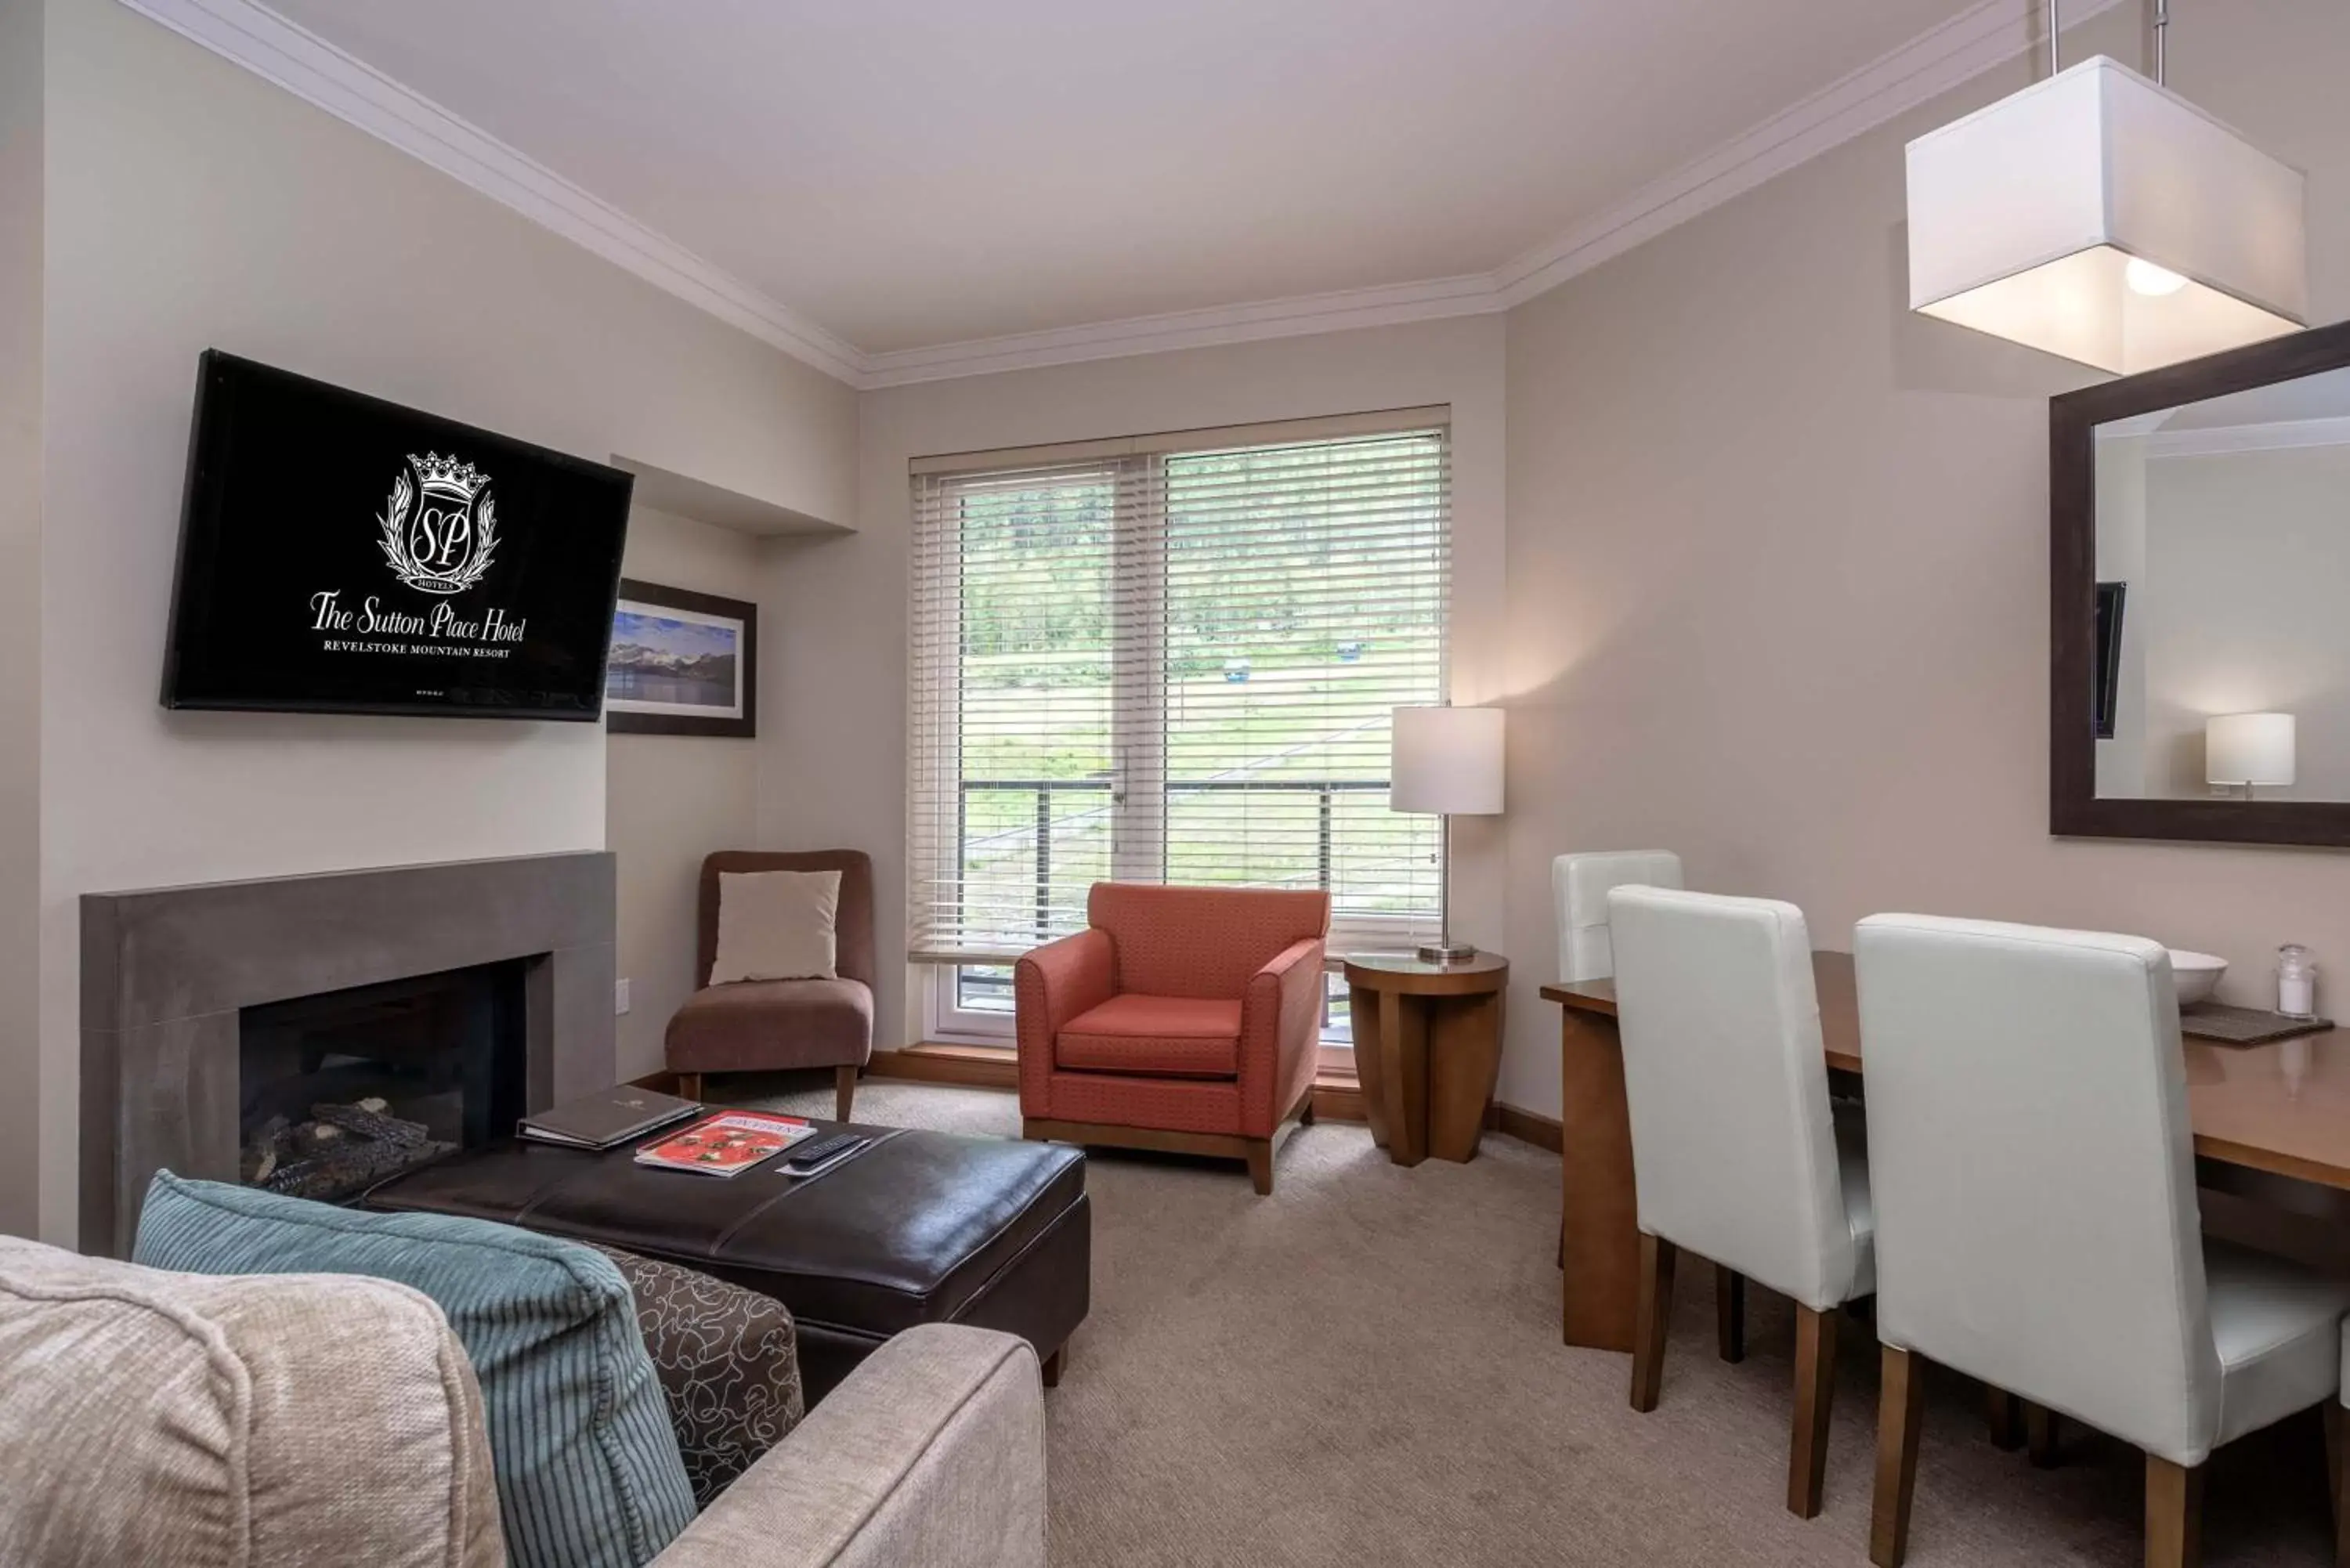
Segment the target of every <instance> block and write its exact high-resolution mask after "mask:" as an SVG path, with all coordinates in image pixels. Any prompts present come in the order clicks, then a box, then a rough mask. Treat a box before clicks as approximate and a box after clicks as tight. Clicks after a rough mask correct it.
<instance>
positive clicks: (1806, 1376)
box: [1787, 1305, 1836, 1519]
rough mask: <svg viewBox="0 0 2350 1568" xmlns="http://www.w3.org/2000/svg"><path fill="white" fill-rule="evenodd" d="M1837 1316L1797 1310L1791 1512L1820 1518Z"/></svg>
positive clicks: (1789, 1472) (1789, 1454)
mask: <svg viewBox="0 0 2350 1568" xmlns="http://www.w3.org/2000/svg"><path fill="white" fill-rule="evenodd" d="M1835 1345H1836V1313H1835V1308H1833V1307H1831V1308H1830V1309H1828V1310H1827V1311H1826V1312H1814V1311H1813V1310H1812V1309H1811V1308H1810V1307H1807V1306H1801V1305H1798V1306H1797V1307H1796V1308H1795V1427H1794V1436H1793V1437H1792V1438H1791V1439H1790V1441H1789V1443H1788V1445H1787V1511H1788V1512H1790V1513H1792V1514H1794V1516H1795V1517H1796V1518H1797V1519H1816V1518H1817V1517H1819V1511H1820V1491H1821V1489H1822V1487H1823V1486H1824V1485H1825V1483H1826V1480H1827V1474H1828V1412H1829V1411H1830V1410H1831V1409H1832V1408H1833V1407H1835Z"/></svg>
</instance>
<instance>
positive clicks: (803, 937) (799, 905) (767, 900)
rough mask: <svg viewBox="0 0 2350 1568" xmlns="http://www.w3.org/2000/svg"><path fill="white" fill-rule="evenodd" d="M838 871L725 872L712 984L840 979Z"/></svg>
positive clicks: (720, 884)
mask: <svg viewBox="0 0 2350 1568" xmlns="http://www.w3.org/2000/svg"><path fill="white" fill-rule="evenodd" d="M839 909H840V873H839V872H837V871H722V872H720V873H719V874H718V957H717V961H715V962H713V963H712V965H711V966H710V983H711V984H712V985H726V984H729V983H731V982H732V981H738V980H837V979H838V978H839V971H838V970H837V969H836V968H835V967H834V965H835V963H836V961H837V960H836V948H835V943H834V940H833V920H834V917H835V916H836V915H837V913H838V911H839Z"/></svg>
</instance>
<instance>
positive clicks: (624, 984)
mask: <svg viewBox="0 0 2350 1568" xmlns="http://www.w3.org/2000/svg"><path fill="white" fill-rule="evenodd" d="M628 1010H629V982H628V981H625V980H616V981H613V982H612V1011H613V1012H615V1013H621V1012H627V1011H628Z"/></svg>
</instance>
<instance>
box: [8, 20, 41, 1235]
mask: <svg viewBox="0 0 2350 1568" xmlns="http://www.w3.org/2000/svg"><path fill="white" fill-rule="evenodd" d="M41 34H42V6H41V5H40V4H39V3H38V0H12V3H9V4H5V5H0V1071H5V1072H6V1073H7V1074H8V1076H9V1078H10V1079H11V1080H12V1081H13V1082H15V1083H16V1084H17V1085H19V1088H20V1090H21V1087H22V1085H23V1084H24V1083H25V1082H26V1075H25V1074H24V1073H23V1071H22V1064H25V1063H27V1062H30V1061H31V1060H33V1058H34V1054H35V1051H36V1040H37V1039H38V1036H39V1030H40V909H41V904H40V887H41V817H40V782H41V763H40V757H41V745H40V701H41V228H42V224H41V150H42V136H41V122H42V110H43V96H44V95H43V93H42V90H41ZM37 1110H38V1101H37V1100H36V1098H35V1096H32V1095H31V1094H28V1093H23V1092H16V1093H11V1094H8V1095H5V1096H0V1232H15V1233H16V1234H19V1235H22V1234H25V1233H26V1232H28V1231H31V1230H32V1229H33V1226H34V1222H35V1204H34V1197H33V1194H34V1171H35V1170H36V1168H37V1165H38V1161H39V1158H40V1121H39V1117H38V1115H37Z"/></svg>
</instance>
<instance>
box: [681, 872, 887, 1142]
mask: <svg viewBox="0 0 2350 1568" xmlns="http://www.w3.org/2000/svg"><path fill="white" fill-rule="evenodd" d="M763 871H837V872H838V873H839V874H840V896H839V899H838V902H837V905H836V907H835V909H834V915H833V941H834V959H833V968H834V971H835V975H836V976H837V978H834V979H829V980H743V981H731V982H729V983H724V984H720V985H712V984H711V983H710V979H711V973H712V969H713V967H714V966H715V965H716V963H717V961H718V931H719V897H720V889H721V883H720V880H719V878H720V877H724V876H730V875H731V876H744V875H752V874H756V873H759V872H763ZM701 932H702V944H701V950H700V952H699V955H698V956H697V958H696V959H695V968H694V983H695V984H697V985H699V986H701V987H702V989H701V990H700V991H697V992H694V993H693V995H692V996H691V997H690V998H689V999H688V1000H687V1002H686V1003H685V1005H684V1006H683V1007H681V1008H679V1009H678V1010H677V1016H676V1017H674V1018H672V1019H671V1020H670V1021H669V1041H668V1051H667V1054H668V1061H669V1070H670V1071H671V1072H672V1073H675V1074H676V1075H678V1078H679V1085H678V1092H679V1093H680V1094H681V1095H683V1096H685V1097H686V1098H687V1099H690V1100H698V1099H700V1098H701V1097H702V1078H703V1076H704V1075H707V1074H711V1073H772V1072H780V1071H785V1070H787V1069H791V1068H798V1067H830V1068H831V1069H833V1074H834V1077H833V1098H834V1104H835V1105H836V1106H837V1111H836V1115H837V1116H838V1117H839V1119H840V1120H842V1121H847V1119H848V1115H849V1110H850V1106H851V1105H852V1103H853V1102H854V1100H855V1098H856V1096H857V1074H858V1069H859V1068H861V1067H863V1066H864V1065H865V1063H866V1061H867V1059H868V1057H870V1056H871V1055H872V1054H873V861H872V858H871V857H869V856H868V855H866V854H865V853H864V852H863V851H862V850H858V849H818V850H808V851H800V852H789V853H786V852H781V851H766V850H749V849H722V850H720V851H719V852H718V853H717V854H715V855H712V856H711V857H708V858H707V859H705V860H703V861H702V909H701Z"/></svg>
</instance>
